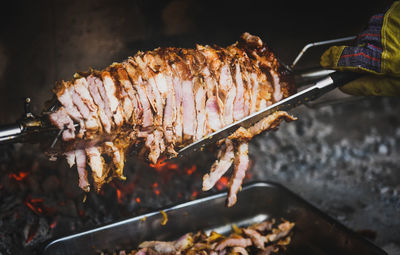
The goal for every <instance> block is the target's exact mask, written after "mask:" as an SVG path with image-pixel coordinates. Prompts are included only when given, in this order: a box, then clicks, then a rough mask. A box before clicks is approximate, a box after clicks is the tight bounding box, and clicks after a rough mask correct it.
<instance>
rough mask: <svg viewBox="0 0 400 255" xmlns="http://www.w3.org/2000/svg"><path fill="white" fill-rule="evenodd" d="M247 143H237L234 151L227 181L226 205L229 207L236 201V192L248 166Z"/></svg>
mask: <svg viewBox="0 0 400 255" xmlns="http://www.w3.org/2000/svg"><path fill="white" fill-rule="evenodd" d="M248 150H249V145H248V143H247V142H242V143H240V144H239V145H238V147H237V148H236V151H235V159H234V163H233V165H234V172H233V175H232V177H231V180H230V182H229V193H228V199H227V206H228V207H231V206H233V205H234V204H235V203H236V200H237V198H236V194H237V193H238V192H239V189H240V187H241V185H242V182H243V180H244V177H245V176H246V171H247V169H248V168H249V164H250V160H249V156H248Z"/></svg>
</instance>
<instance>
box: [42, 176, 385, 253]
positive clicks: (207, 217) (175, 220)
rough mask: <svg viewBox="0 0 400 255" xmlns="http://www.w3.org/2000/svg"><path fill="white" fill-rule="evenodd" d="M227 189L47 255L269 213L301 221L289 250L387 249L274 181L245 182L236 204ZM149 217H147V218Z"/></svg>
mask: <svg viewBox="0 0 400 255" xmlns="http://www.w3.org/2000/svg"><path fill="white" fill-rule="evenodd" d="M225 197H226V192H224V193H219V194H216V195H212V196H208V197H205V198H201V199H197V200H194V201H190V202H187V203H183V204H179V205H175V206H172V207H169V208H166V209H164V211H165V212H166V213H167V215H168V223H167V224H166V225H164V226H162V225H161V221H162V220H163V216H162V214H161V213H160V212H153V213H148V214H145V215H141V216H138V217H134V218H131V219H127V220H124V221H120V222H117V223H114V224H110V225H106V226H103V227H100V228H96V229H93V230H90V231H86V232H82V233H79V234H75V235H71V236H67V237H64V238H61V239H58V240H55V241H53V242H51V243H50V244H48V245H47V246H46V247H45V249H44V254H60V255H61V254H62V255H67V254H68V255H70V254H99V252H101V251H108V252H112V251H116V250H120V249H133V248H135V247H137V245H138V244H139V243H141V242H142V241H145V240H174V239H177V238H179V237H180V236H181V235H183V234H185V233H187V232H194V231H197V230H201V229H203V230H206V231H211V230H216V231H218V232H220V233H228V232H230V230H231V225H232V224H236V225H238V226H239V227H240V226H246V225H249V224H252V223H255V222H259V221H263V220H265V219H268V218H271V217H272V218H278V219H279V218H285V219H287V220H290V221H293V222H295V223H296V226H295V229H294V234H293V237H292V242H291V243H290V245H289V246H288V249H287V251H286V253H285V254H308V255H313V254H332V255H333V254H334V255H337V254H341V255H346V254H363V255H369V254H371V255H372V254H386V253H385V252H384V251H383V250H381V249H380V248H378V247H377V246H375V245H374V244H372V243H371V242H369V241H368V240H366V239H364V238H363V237H362V236H360V235H358V234H357V233H355V232H353V231H351V230H349V229H347V228H346V227H344V226H343V225H342V224H340V223H338V222H337V221H335V220H334V219H332V218H331V217H329V216H327V215H326V214H324V213H323V212H321V211H320V210H318V209H316V208H315V207H313V206H312V205H311V204H309V203H308V202H306V201H305V200H303V199H302V198H300V197H298V196H297V195H295V194H294V193H293V192H291V191H289V190H288V189H287V188H285V187H283V186H281V185H279V184H276V183H271V182H255V183H249V184H247V185H245V186H244V187H243V189H242V191H241V192H239V195H238V203H237V204H236V205H235V206H234V207H233V208H226V207H225ZM144 219H145V220H144Z"/></svg>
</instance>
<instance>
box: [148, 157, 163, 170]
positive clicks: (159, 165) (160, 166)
mask: <svg viewBox="0 0 400 255" xmlns="http://www.w3.org/2000/svg"><path fill="white" fill-rule="evenodd" d="M165 159H166V158H165V157H164V158H160V159H159V160H158V161H157V163H156V164H150V167H152V168H154V169H155V170H156V171H161V170H163V168H164V166H165V165H167V162H164V161H165Z"/></svg>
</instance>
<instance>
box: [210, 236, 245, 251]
mask: <svg viewBox="0 0 400 255" xmlns="http://www.w3.org/2000/svg"><path fill="white" fill-rule="evenodd" d="M251 244H252V242H251V239H249V238H244V237H242V236H238V235H235V234H233V235H231V236H230V237H227V238H225V239H224V240H222V241H221V242H219V244H218V245H217V247H216V248H215V250H217V251H221V250H223V249H225V248H226V247H243V248H245V247H247V246H250V245H251Z"/></svg>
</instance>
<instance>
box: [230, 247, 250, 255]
mask: <svg viewBox="0 0 400 255" xmlns="http://www.w3.org/2000/svg"><path fill="white" fill-rule="evenodd" d="M232 253H234V254H242V255H248V254H249V253H248V252H247V250H246V249H245V248H243V247H233V248H232Z"/></svg>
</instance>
